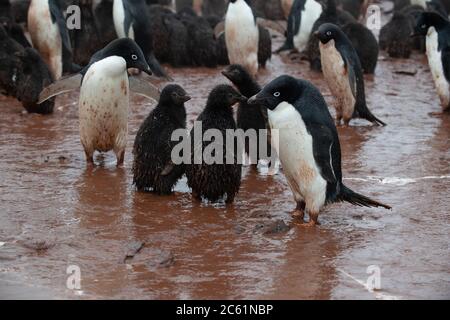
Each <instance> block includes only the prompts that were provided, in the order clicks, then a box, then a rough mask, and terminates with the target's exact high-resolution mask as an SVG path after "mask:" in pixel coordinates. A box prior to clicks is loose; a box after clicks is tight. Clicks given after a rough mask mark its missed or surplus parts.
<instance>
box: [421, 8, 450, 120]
mask: <svg viewBox="0 0 450 320" xmlns="http://www.w3.org/2000/svg"><path fill="white" fill-rule="evenodd" d="M413 35H426V48H427V57H428V65H429V66H430V70H431V74H432V75H433V79H434V83H435V85H436V89H437V92H438V95H439V98H440V100H441V105H442V108H443V110H444V111H450V22H449V21H448V20H447V19H445V18H444V17H442V16H441V15H440V14H438V13H435V12H423V13H421V14H420V15H419V17H418V19H417V24H416V26H415V28H414V34H413Z"/></svg>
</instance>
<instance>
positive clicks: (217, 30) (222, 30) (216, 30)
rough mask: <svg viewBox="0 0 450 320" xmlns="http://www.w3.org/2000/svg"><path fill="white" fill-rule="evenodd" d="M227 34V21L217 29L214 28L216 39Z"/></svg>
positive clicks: (219, 24) (218, 25)
mask: <svg viewBox="0 0 450 320" xmlns="http://www.w3.org/2000/svg"><path fill="white" fill-rule="evenodd" d="M224 32H225V21H220V22H219V23H218V24H217V25H216V26H215V27H214V37H215V38H216V39H219V37H220V35H221V34H222V33H224Z"/></svg>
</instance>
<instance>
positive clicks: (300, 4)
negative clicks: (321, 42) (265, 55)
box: [277, 0, 323, 52]
mask: <svg viewBox="0 0 450 320" xmlns="http://www.w3.org/2000/svg"><path fill="white" fill-rule="evenodd" d="M322 11H323V8H322V5H321V4H320V3H319V2H317V1H316V0H295V1H294V4H293V5H292V8H291V12H290V13H289V18H288V25H287V31H286V41H285V43H284V44H283V46H282V47H281V48H279V49H278V50H277V52H281V51H285V50H292V49H294V48H295V49H297V51H298V52H303V51H304V50H305V49H306V46H307V44H308V40H309V36H310V35H311V32H312V30H313V26H314V22H316V20H317V19H319V17H320V15H321V14H322Z"/></svg>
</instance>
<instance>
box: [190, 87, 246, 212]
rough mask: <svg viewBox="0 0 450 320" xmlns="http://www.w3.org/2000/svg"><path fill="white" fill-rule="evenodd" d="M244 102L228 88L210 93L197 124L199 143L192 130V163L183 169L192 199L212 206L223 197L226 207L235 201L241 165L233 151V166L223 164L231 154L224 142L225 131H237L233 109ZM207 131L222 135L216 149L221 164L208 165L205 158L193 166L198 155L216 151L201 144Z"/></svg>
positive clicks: (208, 145)
mask: <svg viewBox="0 0 450 320" xmlns="http://www.w3.org/2000/svg"><path fill="white" fill-rule="evenodd" d="M244 101H247V98H246V97H244V96H242V95H241V94H239V92H237V91H236V90H235V89H233V87H231V86H229V85H218V86H216V87H215V88H214V89H213V90H212V91H211V92H210V94H209V96H208V100H207V102H206V107H205V109H204V110H203V112H202V113H201V114H200V115H199V116H198V118H197V120H196V121H197V122H201V124H202V130H201V135H199V136H200V139H202V141H197V140H196V137H195V136H196V133H195V131H194V129H195V124H194V128H193V129H192V130H191V141H192V142H191V163H190V164H189V165H187V166H186V176H187V180H188V186H189V187H190V188H191V189H192V195H193V197H194V198H195V199H198V200H201V199H202V198H205V199H206V200H209V201H211V202H216V201H218V200H220V199H221V198H222V197H224V196H226V200H225V201H226V203H228V204H229V203H232V202H233V201H234V198H235V196H236V194H237V193H238V191H239V188H240V185H241V171H242V165H241V164H239V162H238V158H239V157H240V156H241V155H237V154H236V150H234V151H233V153H234V154H233V159H234V163H233V164H226V163H227V162H226V158H227V152H230V150H227V148H226V143H225V139H226V130H227V129H231V130H236V122H235V121H234V118H233V109H232V106H233V105H234V104H236V103H238V102H244ZM209 129H216V130H219V131H220V132H221V135H222V139H223V144H221V145H219V146H218V147H223V152H222V155H221V156H222V159H221V162H222V164H220V163H216V162H215V163H209V164H208V163H206V162H205V159H204V157H202V161H201V163H200V164H197V163H196V159H198V157H200V156H201V155H204V154H205V153H208V154H209V155H210V154H213V153H215V150H211V147H212V146H213V144H212V143H213V141H203V138H204V134H205V132H207V131H208V130H209ZM197 130H199V129H197ZM204 140H206V139H204ZM217 143H218V142H216V144H217ZM208 150H209V151H210V152H211V153H209V152H208ZM228 157H230V155H229V156H228Z"/></svg>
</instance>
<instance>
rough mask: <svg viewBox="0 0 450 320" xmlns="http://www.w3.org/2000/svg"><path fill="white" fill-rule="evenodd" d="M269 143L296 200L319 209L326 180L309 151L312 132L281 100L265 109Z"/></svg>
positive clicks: (323, 197) (295, 111)
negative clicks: (269, 128)
mask: <svg viewBox="0 0 450 320" xmlns="http://www.w3.org/2000/svg"><path fill="white" fill-rule="evenodd" d="M268 116H269V124H270V127H271V129H272V145H274V147H275V149H276V150H277V152H278V155H279V157H280V161H281V163H282V165H283V172H284V174H285V176H286V179H287V181H288V183H289V186H290V188H291V190H292V192H293V193H294V197H295V199H296V201H300V200H304V201H305V202H306V204H307V208H310V209H311V210H320V208H321V207H322V206H323V205H324V203H325V197H326V181H325V180H324V179H323V178H322V176H321V174H320V169H319V168H318V167H317V164H316V161H315V159H314V155H313V142H312V136H311V135H310V134H309V133H308V131H307V129H306V125H305V123H304V121H303V119H302V117H301V115H300V114H299V113H298V112H297V110H296V109H295V108H294V106H292V105H290V104H289V103H286V102H283V103H281V104H279V105H278V106H277V107H276V108H275V110H273V111H271V110H269V111H268Z"/></svg>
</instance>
